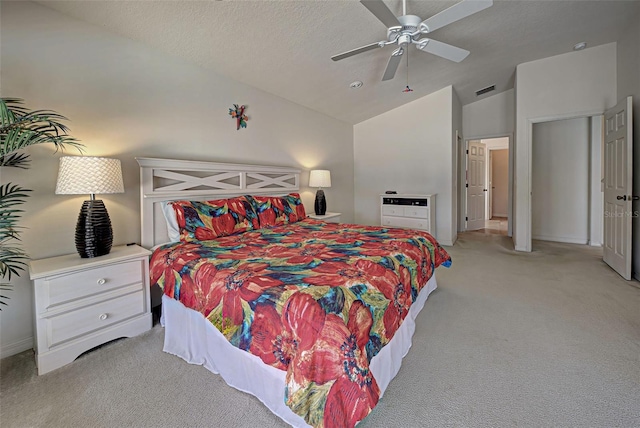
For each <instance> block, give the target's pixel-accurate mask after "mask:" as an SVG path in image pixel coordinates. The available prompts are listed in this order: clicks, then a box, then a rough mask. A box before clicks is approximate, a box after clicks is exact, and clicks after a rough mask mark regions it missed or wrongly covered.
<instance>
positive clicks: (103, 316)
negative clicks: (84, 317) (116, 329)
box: [100, 314, 109, 321]
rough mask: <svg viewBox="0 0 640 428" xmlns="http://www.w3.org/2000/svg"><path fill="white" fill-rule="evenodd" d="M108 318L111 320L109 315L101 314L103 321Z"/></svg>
mask: <svg viewBox="0 0 640 428" xmlns="http://www.w3.org/2000/svg"><path fill="white" fill-rule="evenodd" d="M107 318H109V315H107V314H100V319H101V320H102V321H104V320H106V319H107Z"/></svg>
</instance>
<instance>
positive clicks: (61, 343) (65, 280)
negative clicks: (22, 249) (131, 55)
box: [29, 245, 152, 375]
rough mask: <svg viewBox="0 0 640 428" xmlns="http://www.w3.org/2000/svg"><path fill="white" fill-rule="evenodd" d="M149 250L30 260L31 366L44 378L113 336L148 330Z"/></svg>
mask: <svg viewBox="0 0 640 428" xmlns="http://www.w3.org/2000/svg"><path fill="white" fill-rule="evenodd" d="M150 254H151V252H150V251H148V250H146V249H144V248H142V247H139V246H137V245H124V246H118V247H113V248H112V249H111V252H110V253H109V254H107V255H104V256H100V257H95V258H88V259H83V258H80V256H79V255H78V254H69V255H66V256H59V257H51V258H47V259H40V260H32V261H31V262H30V263H29V273H30V276H31V279H32V280H33V288H34V293H33V295H34V299H35V314H34V315H35V328H36V344H35V345H36V346H35V351H36V363H37V365H38V374H40V375H41V374H44V373H47V372H50V371H51V370H55V369H57V368H59V367H62V366H64V365H65V364H68V363H70V362H72V361H73V360H75V359H76V358H77V357H78V356H79V355H80V354H82V353H83V352H85V351H88V350H89V349H91V348H95V347H96V346H98V345H101V344H103V343H106V342H109V341H110V340H114V339H117V338H119V337H132V336H136V335H138V334H140V333H143V332H145V331H147V330H149V329H150V328H151V325H152V318H151V301H150V294H149V292H150V290H149V255H150Z"/></svg>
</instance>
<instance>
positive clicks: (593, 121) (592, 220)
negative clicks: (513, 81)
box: [531, 116, 603, 246]
mask: <svg viewBox="0 0 640 428" xmlns="http://www.w3.org/2000/svg"><path fill="white" fill-rule="evenodd" d="M602 122H603V117H602V116H592V117H576V118H569V119H560V120H552V121H546V122H538V123H535V124H533V126H532V139H531V141H532V147H531V166H532V168H531V237H532V239H533V240H546V241H555V242H564V243H572V244H583V245H585V244H586V245H592V246H601V245H602V233H603V216H602V207H603V193H602V190H603V189H602V183H601V179H602V177H603V172H602V171H603V165H602V144H603V139H602ZM533 245H534V246H535V243H534V244H533Z"/></svg>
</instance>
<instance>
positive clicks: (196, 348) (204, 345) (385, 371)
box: [161, 274, 437, 427]
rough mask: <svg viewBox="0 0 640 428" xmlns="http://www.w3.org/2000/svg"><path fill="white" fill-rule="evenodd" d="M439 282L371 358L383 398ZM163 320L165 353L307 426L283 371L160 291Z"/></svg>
mask: <svg viewBox="0 0 640 428" xmlns="http://www.w3.org/2000/svg"><path fill="white" fill-rule="evenodd" d="M436 287H437V285H436V277H435V274H434V275H433V276H432V277H431V279H430V280H429V281H428V282H427V285H426V286H425V287H424V288H423V289H422V291H421V292H420V294H419V295H418V299H417V300H416V301H415V302H414V304H413V305H412V306H411V308H410V309H409V314H408V315H407V317H406V318H405V320H404V322H403V323H402V325H400V328H399V329H398V331H396V334H395V335H394V336H393V339H391V341H390V342H389V343H388V344H387V346H385V347H384V348H382V349H381V350H380V352H379V353H378V355H376V356H375V357H373V358H372V359H371V362H370V364H369V366H370V369H371V373H372V374H373V376H374V377H375V379H376V381H377V382H378V386H379V387H380V391H381V395H380V398H382V394H384V391H385V390H386V389H387V386H388V385H389V382H391V379H393V378H394V377H395V375H396V374H397V373H398V370H400V365H401V363H402V358H403V357H404V356H405V355H407V352H409V348H411V338H412V337H413V333H414V331H415V329H416V323H415V318H416V316H418V313H420V311H421V310H422V308H423V306H424V304H425V302H426V301H427V298H428V297H429V294H431V292H432V291H433V290H435V289H436ZM161 323H162V325H164V327H165V336H164V349H163V350H164V351H165V352H167V353H169V354H173V355H176V356H178V357H180V358H182V359H183V360H185V361H186V362H188V363H190V364H198V365H202V366H204V367H206V368H207V369H208V370H209V371H211V372H213V373H216V374H220V375H221V376H222V377H223V379H224V380H225V381H226V382H227V384H229V385H230V386H232V387H234V388H236V389H239V390H240V391H244V392H248V393H249V394H253V395H255V396H256V397H257V398H258V399H259V400H260V401H262V402H263V403H264V404H265V406H267V407H268V408H269V410H271V411H272V412H273V413H275V414H276V415H277V416H279V417H280V418H282V419H283V420H284V421H285V422H287V423H288V424H290V425H291V426H294V427H308V426H309V425H307V423H306V422H305V421H304V419H302V418H301V417H300V416H298V415H296V414H295V413H293V411H292V410H291V409H290V408H289V407H287V405H286V404H285V401H284V389H285V375H286V372H285V371H283V370H279V369H276V368H274V367H272V366H269V365H267V364H264V363H263V362H262V360H261V359H260V358H259V357H257V356H255V355H253V354H250V353H248V352H246V351H243V350H241V349H239V348H236V347H235V346H233V345H231V344H230V343H229V342H228V341H227V339H226V338H225V337H224V336H223V335H222V333H220V332H219V331H218V329H216V328H215V327H214V326H213V324H211V323H210V322H209V321H208V320H207V319H206V318H205V317H204V316H202V314H200V313H199V312H196V311H194V310H192V309H188V308H186V307H185V306H184V305H183V304H182V303H180V302H179V301H177V300H174V299H172V298H169V297H167V296H165V295H163V296H162V318H161Z"/></svg>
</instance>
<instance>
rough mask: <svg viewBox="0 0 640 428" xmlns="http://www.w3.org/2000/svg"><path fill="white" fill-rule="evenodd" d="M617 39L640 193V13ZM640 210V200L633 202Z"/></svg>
mask: <svg viewBox="0 0 640 428" xmlns="http://www.w3.org/2000/svg"><path fill="white" fill-rule="evenodd" d="M634 21H635V22H634V23H633V24H632V25H631V26H630V27H629V28H628V29H627V30H626V31H625V32H624V35H623V36H622V37H621V38H620V40H619V41H618V43H617V47H618V51H617V54H618V55H617V61H618V91H617V95H618V100H620V99H622V98H624V97H627V96H629V95H632V96H633V133H634V137H633V144H634V148H633V164H634V168H633V194H634V195H640V15H638V16H636V18H635V20H634ZM633 212H634V213H640V201H636V202H634V203H633ZM632 230H633V244H632V245H633V250H632V253H633V256H632V257H633V267H632V271H633V275H634V277H635V278H636V279H637V280H639V281H640V215H638V214H636V215H635V216H634V217H633V227H632Z"/></svg>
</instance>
